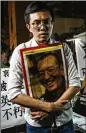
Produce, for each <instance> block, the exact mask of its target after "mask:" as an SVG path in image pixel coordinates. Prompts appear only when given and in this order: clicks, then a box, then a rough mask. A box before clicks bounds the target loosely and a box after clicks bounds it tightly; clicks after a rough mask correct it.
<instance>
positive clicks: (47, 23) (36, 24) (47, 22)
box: [30, 19, 52, 29]
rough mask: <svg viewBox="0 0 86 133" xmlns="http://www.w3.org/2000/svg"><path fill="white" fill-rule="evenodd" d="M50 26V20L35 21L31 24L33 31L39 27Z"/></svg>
mask: <svg viewBox="0 0 86 133" xmlns="http://www.w3.org/2000/svg"><path fill="white" fill-rule="evenodd" d="M51 24H52V20H50V19H44V20H35V21H34V22H33V23H32V24H30V25H32V26H33V28H34V29H39V28H41V26H46V27H50V26H51Z"/></svg>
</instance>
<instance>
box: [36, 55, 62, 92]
mask: <svg viewBox="0 0 86 133" xmlns="http://www.w3.org/2000/svg"><path fill="white" fill-rule="evenodd" d="M38 70H39V75H40V82H41V83H42V85H43V86H44V87H45V88H46V89H47V90H48V91H52V90H56V89H58V87H59V85H60V84H61V80H62V78H61V71H60V66H59V63H58V61H57V59H56V57H55V56H53V55H48V56H46V57H45V58H43V59H41V60H40V61H39V62H38Z"/></svg>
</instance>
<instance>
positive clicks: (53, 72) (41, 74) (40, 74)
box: [39, 66, 59, 78]
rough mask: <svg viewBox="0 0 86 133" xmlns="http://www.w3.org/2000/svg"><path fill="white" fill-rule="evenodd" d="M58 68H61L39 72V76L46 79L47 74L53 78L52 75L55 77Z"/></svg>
mask: <svg viewBox="0 0 86 133" xmlns="http://www.w3.org/2000/svg"><path fill="white" fill-rule="evenodd" d="M58 68H59V67H58V66H55V67H49V68H47V69H46V70H43V71H40V72H39V76H40V78H44V77H45V73H47V74H48V75H49V76H52V75H54V74H55V73H56V71H57V69H58Z"/></svg>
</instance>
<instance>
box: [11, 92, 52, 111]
mask: <svg viewBox="0 0 86 133" xmlns="http://www.w3.org/2000/svg"><path fill="white" fill-rule="evenodd" d="M11 102H14V103H16V104H19V105H22V106H24V107H28V108H35V109H37V110H42V111H46V112H50V111H52V110H53V105H52V103H49V102H42V101H41V100H38V99H34V98H32V97H30V96H28V95H26V94H19V95H17V96H16V97H15V98H13V99H12V100H11Z"/></svg>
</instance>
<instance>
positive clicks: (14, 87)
mask: <svg viewBox="0 0 86 133" xmlns="http://www.w3.org/2000/svg"><path fill="white" fill-rule="evenodd" d="M22 83H23V73H22V67H21V58H20V52H19V49H18V48H17V47H16V48H15V50H14V52H13V54H12V57H11V59H10V68H9V78H8V85H7V91H8V99H9V100H11V99H13V98H14V97H16V96H17V95H19V94H21V88H22Z"/></svg>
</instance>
